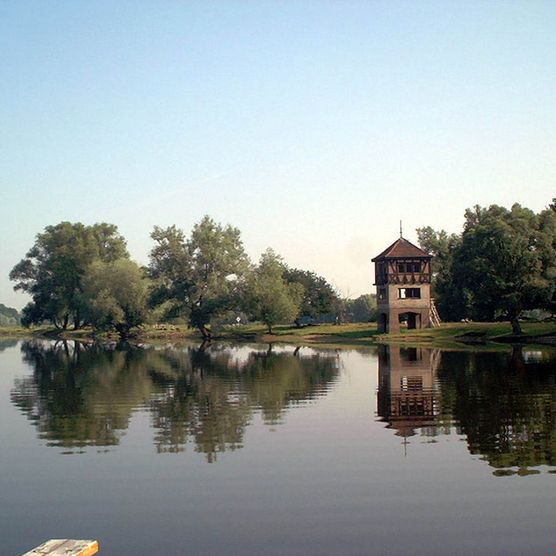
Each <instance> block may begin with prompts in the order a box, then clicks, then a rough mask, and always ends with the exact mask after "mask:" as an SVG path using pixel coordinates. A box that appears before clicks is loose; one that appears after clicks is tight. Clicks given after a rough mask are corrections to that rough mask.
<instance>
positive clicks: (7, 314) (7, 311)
mask: <svg viewBox="0 0 556 556" xmlns="http://www.w3.org/2000/svg"><path fill="white" fill-rule="evenodd" d="M20 319H21V316H20V314H19V313H18V311H17V309H13V308H12V307H7V306H6V305H4V304H3V303H0V326H19V323H20Z"/></svg>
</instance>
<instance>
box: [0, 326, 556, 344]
mask: <svg viewBox="0 0 556 556" xmlns="http://www.w3.org/2000/svg"><path fill="white" fill-rule="evenodd" d="M523 331H524V334H523V335H522V336H514V335H512V334H511V327H510V325H509V323H443V324H442V325H441V326H440V327H437V328H425V329H420V330H405V331H403V332H400V333H397V334H379V333H378V332H377V329H376V324H374V323H357V324H340V325H309V326H305V327H302V328H296V327H293V326H285V325H282V326H277V327H276V328H275V331H274V333H273V334H268V332H267V331H266V329H265V327H263V326H262V325H257V324H255V325H231V326H226V327H222V328H221V329H218V330H216V331H215V334H214V337H213V339H212V342H220V341H228V342H229V341H232V342H238V343H245V342H257V343H265V344H272V343H281V344H291V345H306V346H319V345H327V346H337V347H350V346H352V347H359V348H361V347H375V346H377V345H379V344H397V345H406V346H416V347H439V348H451V349H455V348H459V349H479V348H484V347H487V346H488V347H490V348H498V349H500V348H503V347H504V346H505V347H508V346H509V345H519V344H526V345H529V344H538V345H549V346H556V323H553V322H548V323H546V322H545V323H523ZM0 338H27V339H32V338H42V339H50V340H66V341H68V340H75V341H82V342H91V341H100V342H118V341H120V338H119V336H118V334H114V333H111V334H109V333H102V334H95V333H93V331H92V330H91V329H82V330H75V331H74V330H67V331H58V330H55V329H52V328H50V327H37V328H34V329H25V328H21V327H3V328H0ZM127 341H129V342H130V343H143V342H164V341H171V342H179V341H194V342H202V338H201V337H200V336H199V334H198V332H197V330H196V329H191V328H188V327H187V326H185V325H161V324H159V325H151V326H146V327H144V328H143V329H141V330H139V331H138V333H137V334H135V335H133V336H132V337H130V338H128V339H127Z"/></svg>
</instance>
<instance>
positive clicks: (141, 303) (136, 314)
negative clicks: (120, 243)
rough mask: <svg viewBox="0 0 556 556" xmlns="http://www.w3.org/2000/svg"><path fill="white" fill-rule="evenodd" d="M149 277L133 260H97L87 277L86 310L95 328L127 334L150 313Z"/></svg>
mask: <svg viewBox="0 0 556 556" xmlns="http://www.w3.org/2000/svg"><path fill="white" fill-rule="evenodd" d="M148 287H149V285H148V280H147V278H146V277H145V273H144V271H143V270H142V269H141V268H140V267H139V266H138V265H137V264H136V263H134V262H133V261H130V260H128V259H118V260H116V261H114V262H103V261H100V260H99V261H95V262H93V263H92V264H91V265H89V267H88V269H87V271H86V272H85V275H84V277H83V295H84V298H85V302H86V314H87V316H88V317H89V320H90V322H91V324H92V325H93V327H94V328H96V329H98V330H111V329H113V330H116V331H117V332H118V334H119V335H120V337H122V338H126V337H128V336H129V334H130V331H131V330H132V329H133V328H136V327H138V326H140V325H141V324H143V323H144V322H145V321H146V320H147V316H148V307H147V301H148Z"/></svg>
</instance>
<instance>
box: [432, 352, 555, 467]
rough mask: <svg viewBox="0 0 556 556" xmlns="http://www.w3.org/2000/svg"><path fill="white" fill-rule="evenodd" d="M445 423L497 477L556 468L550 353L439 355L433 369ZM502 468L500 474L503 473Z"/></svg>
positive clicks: (553, 376) (553, 386) (552, 365)
mask: <svg viewBox="0 0 556 556" xmlns="http://www.w3.org/2000/svg"><path fill="white" fill-rule="evenodd" d="M438 378H439V382H440V385H441V391H442V413H443V418H444V419H449V420H451V421H452V422H454V423H455V424H456V426H457V428H458V431H459V432H460V433H461V434H464V435H465V436H466V438H467V443H468V447H469V451H470V452H471V453H472V454H480V455H482V456H483V458H484V459H485V460H486V461H488V463H489V464H490V465H491V466H493V467H495V468H497V469H498V470H499V471H497V472H496V473H497V474H510V473H512V472H518V473H520V474H527V473H528V472H531V469H530V468H531V467H538V466H540V465H550V466H554V465H556V357H555V352H554V350H542V351H540V350H535V349H531V348H523V347H519V346H518V347H515V348H514V349H513V350H512V351H511V352H510V353H508V352H496V353H481V352H478V353H466V354H465V357H462V356H461V354H458V353H453V352H445V353H443V354H442V365H441V366H440V368H439V370H438ZM504 469H505V470H504Z"/></svg>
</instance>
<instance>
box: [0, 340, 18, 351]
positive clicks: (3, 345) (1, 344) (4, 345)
mask: <svg viewBox="0 0 556 556" xmlns="http://www.w3.org/2000/svg"><path fill="white" fill-rule="evenodd" d="M17 342H18V340H17V338H0V352H2V351H4V350H5V349H8V348H11V347H14V346H15V345H16V344H17Z"/></svg>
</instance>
